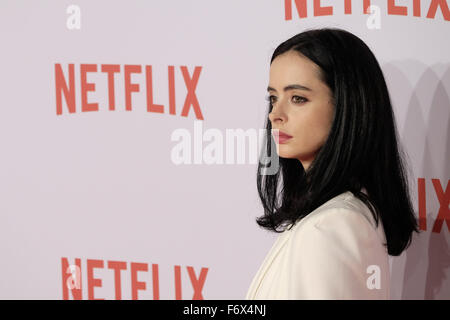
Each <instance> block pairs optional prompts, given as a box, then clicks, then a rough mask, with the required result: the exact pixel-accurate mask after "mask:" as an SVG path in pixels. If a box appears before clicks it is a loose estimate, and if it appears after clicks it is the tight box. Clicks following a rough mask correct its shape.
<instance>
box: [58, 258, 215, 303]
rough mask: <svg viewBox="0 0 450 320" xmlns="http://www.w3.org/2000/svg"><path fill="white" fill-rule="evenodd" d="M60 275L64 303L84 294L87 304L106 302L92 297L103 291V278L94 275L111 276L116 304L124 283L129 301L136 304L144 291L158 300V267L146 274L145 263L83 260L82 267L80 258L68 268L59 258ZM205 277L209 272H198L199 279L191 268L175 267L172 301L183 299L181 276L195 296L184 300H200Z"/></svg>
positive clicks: (205, 269) (64, 261)
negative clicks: (135, 301) (99, 273)
mask: <svg viewBox="0 0 450 320" xmlns="http://www.w3.org/2000/svg"><path fill="white" fill-rule="evenodd" d="M61 271H62V298H63V300H70V295H71V296H72V297H73V300H83V297H86V293H87V300H105V298H104V297H99V296H97V295H96V294H94V289H95V288H102V287H103V286H104V280H105V279H106V277H105V279H102V278H100V277H97V276H94V271H97V272H99V271H105V272H107V273H110V277H108V279H111V280H112V282H113V283H111V285H112V286H113V287H114V299H115V300H122V295H123V289H122V287H123V284H125V282H127V283H126V284H127V286H128V287H129V288H130V291H131V292H129V294H127V295H126V296H127V297H128V296H129V297H131V299H132V300H138V298H139V293H140V292H141V293H142V292H144V291H151V292H152V296H153V300H160V283H159V265H158V264H152V265H151V270H149V265H148V264H147V263H140V262H130V263H127V262H125V261H103V260H99V259H86V263H85V264H84V265H83V264H82V263H81V259H80V258H75V263H74V264H70V263H69V260H68V258H66V257H62V258H61ZM105 272H104V273H105ZM148 273H151V279H152V280H151V284H149V283H147V282H146V281H143V280H142V279H143V278H145V277H146V276H147V278H148ZM207 273H208V268H205V267H203V268H201V270H200V273H199V275H197V274H196V272H195V270H194V268H193V267H191V266H187V267H185V268H182V267H181V266H179V265H175V266H174V267H173V277H174V278H173V279H174V282H173V283H174V287H173V288H172V289H173V293H174V294H173V297H174V299H175V300H182V299H183V295H182V278H183V277H182V276H183V275H185V277H184V278H185V279H186V280H187V281H188V282H189V283H190V284H191V286H192V289H193V292H194V293H193V295H192V297H185V299H192V300H203V299H204V298H203V294H202V290H203V286H204V284H205V280H206V275H207ZM83 278H85V279H86V285H84V283H85V282H84V281H82V279H83ZM127 297H125V298H127Z"/></svg>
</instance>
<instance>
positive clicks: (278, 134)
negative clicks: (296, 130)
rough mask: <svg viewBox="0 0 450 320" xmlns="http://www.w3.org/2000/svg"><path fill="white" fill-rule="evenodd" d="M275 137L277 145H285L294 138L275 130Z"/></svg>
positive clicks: (273, 132)
mask: <svg viewBox="0 0 450 320" xmlns="http://www.w3.org/2000/svg"><path fill="white" fill-rule="evenodd" d="M272 134H273V137H274V139H275V142H277V143H285V142H286V141H288V140H289V139H291V138H292V136H290V135H288V134H287V133H284V132H283V131H281V130H278V132H277V131H276V130H275V129H274V130H272Z"/></svg>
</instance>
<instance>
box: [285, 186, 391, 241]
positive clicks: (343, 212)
mask: <svg viewBox="0 0 450 320" xmlns="http://www.w3.org/2000/svg"><path fill="white" fill-rule="evenodd" d="M291 231H292V233H293V234H294V236H295V235H296V234H297V235H298V236H307V234H308V233H310V232H320V231H323V232H325V233H326V234H327V235H328V236H329V237H330V238H339V237H342V238H346V239H350V238H353V239H355V240H356V239H357V238H358V239H360V240H363V239H367V240H368V239H372V240H373V237H374V236H375V235H377V236H378V237H379V240H380V241H385V238H384V230H383V229H382V223H381V219H380V220H379V226H378V227H377V226H376V221H375V220H374V217H373V215H372V212H371V211H370V209H369V207H368V206H367V205H366V204H365V203H364V202H363V201H362V200H360V199H359V198H357V197H356V196H355V195H353V193H352V192H350V191H347V192H344V193H342V194H340V195H338V196H336V197H334V198H332V199H330V200H329V201H327V202H325V203H324V204H323V205H321V206H320V207H318V208H317V209H315V210H313V211H312V212H311V213H309V214H308V215H307V216H306V217H304V218H303V219H302V220H300V221H299V222H297V224H296V225H295V226H293V227H292V229H291ZM372 240H370V241H372ZM368 241H369V240H368Z"/></svg>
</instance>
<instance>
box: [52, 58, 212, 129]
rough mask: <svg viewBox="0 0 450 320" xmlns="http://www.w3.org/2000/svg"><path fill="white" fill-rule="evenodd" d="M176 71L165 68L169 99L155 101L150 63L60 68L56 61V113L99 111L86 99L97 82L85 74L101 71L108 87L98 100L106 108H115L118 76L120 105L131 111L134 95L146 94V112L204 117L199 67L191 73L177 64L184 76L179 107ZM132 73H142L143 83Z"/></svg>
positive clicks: (96, 102)
mask: <svg viewBox="0 0 450 320" xmlns="http://www.w3.org/2000/svg"><path fill="white" fill-rule="evenodd" d="M76 70H78V72H79V79H80V92H76V91H75V72H76ZM175 70H176V69H175V66H168V67H167V76H168V83H167V86H168V93H169V94H168V101H166V103H165V104H161V103H159V104H158V103H156V102H155V101H154V98H153V97H154V92H153V72H152V66H151V65H146V66H141V65H129V64H126V65H123V66H121V65H119V64H102V65H99V66H97V64H80V65H79V67H77V68H76V67H75V65H74V64H68V65H67V66H66V67H63V66H62V65H61V64H60V63H55V73H54V75H55V95H56V114H57V115H62V114H63V112H66V113H69V114H72V113H76V112H96V111H99V102H98V101H88V93H89V92H95V91H96V83H95V82H88V80H87V76H88V74H91V75H95V74H101V75H102V77H103V78H104V82H105V83H106V84H107V88H108V90H107V91H108V92H107V96H105V97H102V99H101V100H102V101H108V110H109V111H115V110H116V108H117V106H116V87H115V78H116V77H117V78H119V80H121V81H123V82H122V83H123V86H121V88H123V90H124V92H123V93H124V97H125V101H123V104H122V103H121V104H120V108H122V109H125V110H126V111H132V110H133V108H134V105H133V94H145V99H146V109H147V112H153V113H168V114H170V115H176V114H180V115H181V116H182V117H187V116H188V115H189V114H190V113H193V114H194V115H195V117H196V119H199V120H203V113H202V111H201V108H200V103H199V101H198V99H197V95H196V92H195V90H196V88H197V84H198V81H199V77H200V72H201V70H202V67H198V66H197V67H195V68H194V71H193V74H192V76H191V75H190V74H189V71H188V68H187V67H186V66H180V72H181V74H182V76H183V79H184V83H183V86H184V87H185V88H186V89H187V94H186V97H185V99H184V102H183V106H182V108H181V110H177V106H176V101H175V96H176V95H175V93H176V91H175V90H176V86H175ZM133 74H136V75H138V74H143V75H142V77H144V76H145V80H144V81H145V83H136V82H133V81H132V79H131V76H132V75H133ZM76 97H78V101H79V105H78V106H77V103H76V101H77V99H76ZM63 101H64V102H65V105H66V106H67V110H65V109H64V108H63ZM105 108H106V106H105Z"/></svg>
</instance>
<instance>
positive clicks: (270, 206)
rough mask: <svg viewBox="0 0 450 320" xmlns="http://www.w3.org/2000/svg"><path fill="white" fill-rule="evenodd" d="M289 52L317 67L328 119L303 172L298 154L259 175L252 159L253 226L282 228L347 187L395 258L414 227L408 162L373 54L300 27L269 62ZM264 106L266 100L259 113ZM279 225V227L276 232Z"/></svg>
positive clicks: (350, 38)
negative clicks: (327, 96)
mask: <svg viewBox="0 0 450 320" xmlns="http://www.w3.org/2000/svg"><path fill="white" fill-rule="evenodd" d="M290 50H294V51H297V52H298V53H299V54H300V55H302V56H304V57H306V58H308V59H309V60H311V61H312V62H313V63H315V64H316V65H317V66H319V69H320V79H321V80H322V81H323V82H324V83H325V84H326V85H327V86H328V87H329V88H330V90H331V92H332V96H333V104H334V119H333V123H332V126H331V129H330V132H329V135H328V138H327V140H326V142H325V143H324V144H323V146H322V147H321V148H320V150H319V152H318V153H317V155H316V157H315V158H314V160H313V161H312V163H311V164H310V165H309V167H308V168H307V170H306V171H305V170H304V168H303V165H302V164H301V162H300V161H299V160H298V159H288V158H281V157H280V158H279V159H278V161H279V168H278V171H277V173H276V174H272V175H267V174H261V172H263V170H264V167H265V165H264V164H262V163H261V162H259V164H258V173H257V186H258V193H259V197H260V199H261V201H262V204H263V207H264V215H263V216H261V217H257V218H256V222H257V224H258V225H259V226H261V227H263V228H266V229H269V230H271V231H275V232H283V231H285V230H286V226H288V225H290V224H292V225H291V227H292V226H293V225H294V224H295V223H296V222H298V221H299V220H300V219H301V218H303V217H305V216H306V215H308V214H309V213H310V212H311V211H313V210H314V209H316V208H317V207H319V206H321V205H322V204H323V203H325V202H326V201H328V200H330V199H331V198H333V197H335V196H337V195H339V194H341V193H343V192H346V191H350V192H352V193H353V194H354V195H355V196H356V197H357V198H359V199H360V200H361V201H363V202H364V203H365V204H366V205H367V206H368V207H369V209H370V211H371V212H372V215H373V217H374V219H375V221H376V225H377V226H378V223H379V221H378V218H379V217H380V218H381V220H382V222H383V227H384V231H385V235H386V244H384V245H385V246H387V249H388V254H389V255H393V256H398V255H400V254H401V253H402V251H404V250H405V249H407V248H408V246H409V245H410V243H411V240H412V232H413V231H416V232H417V233H419V228H418V224H417V220H416V217H415V212H414V209H413V206H412V202H411V198H410V194H409V181H408V175H407V172H406V169H409V167H407V166H406V165H407V162H406V161H405V152H404V151H403V149H402V147H401V145H400V144H399V143H398V141H399V137H398V132H397V127H396V123H395V116H394V112H393V109H392V105H391V101H390V96H389V92H388V88H387V85H386V82H385V79H384V76H383V72H382V70H381V68H380V65H379V64H378V61H377V59H376V58H375V56H374V54H373V53H372V51H371V50H370V49H369V47H368V46H367V45H366V44H365V43H364V42H363V41H362V40H361V39H360V38H358V37H357V36H355V35H354V34H352V33H350V32H349V31H346V30H342V29H339V28H320V29H308V30H306V31H304V32H301V33H299V34H297V35H295V36H293V37H292V38H290V39H288V40H286V41H284V42H283V43H281V44H280V45H279V46H278V47H277V48H276V49H275V51H274V53H273V55H272V59H271V61H270V63H271V64H272V62H273V60H274V59H275V58H276V57H277V56H279V55H281V54H283V53H285V52H287V51H290ZM271 111H272V105H271V103H270V102H269V110H268V113H267V114H269V113H270V112H271ZM271 129H272V125H271V122H270V121H269V119H268V117H267V118H266V135H265V139H266V140H265V142H264V148H267V149H265V150H266V151H265V152H266V154H268V155H269V154H271V151H272V150H273V149H274V146H275V144H274V141H273V140H272V139H273V138H272V135H271ZM408 173H409V174H410V172H408ZM280 188H281V190H279V189H280ZM362 188H365V189H366V190H367V193H368V195H366V194H365V193H363V192H362V191H361V189H362ZM280 226H283V227H284V229H283V230H282V231H278V230H277V229H278V228H279V227H280Z"/></svg>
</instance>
